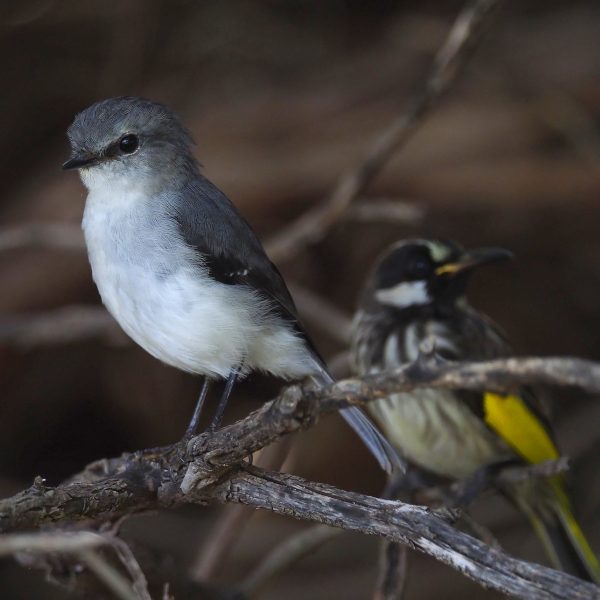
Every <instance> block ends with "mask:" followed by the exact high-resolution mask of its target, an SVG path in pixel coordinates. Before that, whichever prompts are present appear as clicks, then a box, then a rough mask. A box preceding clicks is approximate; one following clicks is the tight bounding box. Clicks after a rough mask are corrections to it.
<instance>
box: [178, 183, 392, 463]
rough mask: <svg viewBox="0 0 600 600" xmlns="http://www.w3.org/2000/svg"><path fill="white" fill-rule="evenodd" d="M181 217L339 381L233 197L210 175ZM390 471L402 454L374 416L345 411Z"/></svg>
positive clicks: (183, 226)
mask: <svg viewBox="0 0 600 600" xmlns="http://www.w3.org/2000/svg"><path fill="white" fill-rule="evenodd" d="M181 197H182V198H184V199H185V201H184V203H182V204H181V205H180V206H178V207H177V214H176V219H177V221H178V223H179V227H180V230H181V232H182V234H183V237H184V240H185V241H186V243H187V244H188V245H190V246H191V247H193V248H196V249H197V250H198V251H199V252H200V253H201V254H202V255H203V264H204V265H205V266H206V267H208V269H209V272H210V275H211V276H212V277H214V278H215V279H216V280H217V281H220V282H221V283H225V284H231V285H248V286H249V287H251V288H252V289H254V290H256V291H258V292H259V293H260V294H263V295H264V296H265V297H267V298H269V299H271V300H272V301H273V308H274V310H275V311H276V312H277V313H278V315H279V316H280V317H281V318H282V319H284V320H285V321H287V322H288V323H290V324H291V325H292V327H293V328H294V329H295V331H296V332H297V334H298V335H299V336H301V337H302V338H303V339H304V341H305V343H306V345H307V347H308V348H309V350H310V352H311V354H312V355H313V357H314V358H315V360H316V362H317V364H318V365H319V367H320V368H321V378H322V380H323V382H325V383H329V382H333V381H334V379H333V377H332V376H331V375H330V373H329V371H328V370H327V367H326V365H325V361H324V360H323V359H322V358H321V356H320V354H319V353H318V351H317V349H316V348H315V346H314V344H313V343H312V341H311V339H310V338H309V337H308V335H307V333H306V331H305V330H304V327H303V325H302V323H301V321H300V319H299V317H298V313H297V310H296V306H295V304H294V301H293V299H292V296H291V295H290V292H289V290H288V289H287V286H286V285H285V282H284V280H283V277H282V276H281V274H280V273H279V270H278V269H277V267H276V266H275V265H274V264H273V263H272V262H271V261H270V260H269V258H268V257H267V255H266V253H265V251H264V249H263V247H262V244H261V243H260V241H259V240H258V238H257V237H256V234H255V233H254V231H253V230H252V228H251V227H250V225H249V224H248V223H247V222H246V221H245V220H244V218H243V217H242V216H241V215H240V214H239V212H238V211H237V209H236V208H235V207H234V206H233V204H232V203H231V201H230V200H229V199H228V198H227V196H225V194H223V192H221V191H220V190H219V189H218V188H217V187H216V186H214V185H213V184H212V183H211V182H210V181H208V180H207V179H205V178H201V179H199V180H198V181H197V182H194V184H193V185H192V187H191V188H190V189H189V190H187V191H186V193H184V194H182V195H181ZM340 412H341V413H342V416H343V417H344V419H345V420H346V421H347V422H348V424H349V425H350V426H351V427H352V429H354V431H355V432H356V433H357V434H358V435H359V436H360V438H361V439H362V440H363V442H364V443H365V445H366V446H367V448H369V450H370V451H371V452H372V453H373V455H374V456H375V458H376V459H377V461H378V462H379V464H380V465H381V467H382V468H383V469H384V470H385V471H387V472H388V473H389V472H391V471H392V469H393V468H400V469H403V468H404V464H403V463H402V461H401V459H400V457H399V456H398V453H397V452H396V451H395V450H394V449H393V448H392V446H391V445H390V444H389V443H388V442H387V440H386V439H385V438H384V437H383V435H382V434H381V433H380V432H379V430H378V429H377V428H376V427H375V425H373V423H371V421H370V420H369V419H368V417H367V416H366V415H365V414H364V413H363V412H362V411H361V410H360V409H359V408H356V407H351V408H348V409H344V410H342V411H340Z"/></svg>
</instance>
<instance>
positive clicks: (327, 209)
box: [266, 0, 499, 262]
mask: <svg viewBox="0 0 600 600" xmlns="http://www.w3.org/2000/svg"><path fill="white" fill-rule="evenodd" d="M498 4H499V0H471V1H470V2H467V4H466V5H465V7H464V8H463V10H462V11H461V12H460V14H459V15H458V17H457V19H456V21H455V22H454V24H453V25H452V28H451V29H450V32H449V33H448V36H447V38H446V41H445V42H444V44H443V45H442V47H441V48H440V49H439V50H438V52H437V54H436V56H435V58H434V61H433V65H432V67H431V71H430V73H429V75H428V77H427V79H426V82H425V86H424V88H423V89H422V90H421V91H420V92H419V93H418V94H417V95H416V96H415V97H414V99H413V100H412V102H411V103H410V105H409V107H408V109H407V110H406V112H405V113H403V114H402V115H400V117H398V118H397V119H396V120H395V121H393V122H392V123H390V124H389V125H388V127H386V129H385V130H384V131H383V132H381V133H380V134H379V136H377V137H376V139H375V141H374V143H373V145H372V146H371V149H370V150H369V151H368V152H367V155H366V157H365V158H364V160H363V161H362V162H361V163H360V164H359V165H358V166H357V167H355V168H354V169H352V170H351V171H349V172H347V173H345V174H343V175H342V176H341V177H340V179H339V180H338V182H337V184H336V186H335V188H334V189H333V192H332V193H331V194H330V196H329V197H328V198H327V199H326V200H325V201H324V202H323V203H321V204H318V205H317V206H315V207H314V208H313V209H311V210H309V211H307V212H306V213H304V214H303V215H302V216H301V217H300V218H299V219H297V220H296V221H294V222H293V223H292V224H291V225H289V226H288V227H285V228H284V229H283V230H282V231H280V232H279V233H277V234H275V235H274V236H273V237H272V238H271V239H270V240H268V241H267V243H266V249H267V253H268V254H269V256H270V257H271V258H272V259H273V260H274V261H276V262H278V261H279V262H281V261H284V260H289V259H290V258H292V257H293V256H294V255H295V254H296V253H297V252H298V251H299V250H301V249H302V248H303V247H305V246H306V245H308V244H314V243H315V242H318V241H319V240H321V239H323V237H324V236H325V234H326V233H327V231H328V230H329V228H330V227H331V226H332V225H333V224H334V223H336V222H337V221H338V220H339V218H340V217H341V215H342V214H343V213H344V212H345V210H346V209H347V208H348V206H349V205H350V204H351V203H352V202H353V201H354V200H356V198H358V196H360V195H361V194H363V193H364V191H365V190H366V188H367V187H368V186H369V184H370V183H371V182H372V181H373V179H374V178H375V177H376V176H377V174H378V173H379V172H380V171H381V169H382V168H383V167H384V166H385V164H386V163H387V162H388V161H389V159H390V158H391V157H392V155H393V154H394V152H396V151H397V150H398V149H399V148H400V147H401V146H402V145H403V144H404V143H406V141H407V140H408V139H409V137H410V136H411V134H412V133H413V132H414V131H415V130H416V128H417V127H418V125H420V124H421V122H422V121H423V117H424V116H425V115H426V114H427V113H428V112H429V111H430V110H431V109H432V108H433V107H434V106H435V105H436V103H437V101H438V100H439V99H440V97H441V96H442V95H443V93H444V92H445V91H447V90H448V88H449V87H450V86H451V84H452V83H454V81H456V78H457V76H458V74H459V73H460V71H461V70H462V68H463V67H464V66H465V64H466V59H467V57H468V55H469V51H470V50H471V49H472V47H473V46H474V44H475V42H476V41H477V40H478V39H479V37H480V34H481V33H482V31H483V29H484V27H485V25H486V24H487V17H488V16H489V15H490V13H491V12H492V11H493V9H494V8H496V6H497V5H498Z"/></svg>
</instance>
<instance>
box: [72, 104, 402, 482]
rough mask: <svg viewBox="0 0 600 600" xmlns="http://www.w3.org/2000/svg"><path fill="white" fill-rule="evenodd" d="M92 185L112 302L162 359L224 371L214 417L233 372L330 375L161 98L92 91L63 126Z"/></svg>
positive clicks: (380, 446) (272, 271)
mask: <svg viewBox="0 0 600 600" xmlns="http://www.w3.org/2000/svg"><path fill="white" fill-rule="evenodd" d="M68 137H69V141H70V143H71V149H72V154H71V158H70V159H69V160H68V161H67V162H66V163H65V164H64V165H63V168H64V169H78V170H79V174H80V176H81V180H82V182H83V184H84V185H85V187H86V188H87V190H88V195H87V199H86V204H85V211H84V215H83V222H82V227H83V231H84V234H85V241H86V245H87V249H88V254H89V260H90V263H91V267H92V274H93V278H94V281H95V282H96V285H97V287H98V290H99V292H100V296H101V297H102V301H103V303H104V305H105V306H106V308H107V309H108V311H109V312H110V313H111V314H112V315H113V317H114V318H115V319H116V320H117V321H118V323H119V324H120V325H121V327H122V328H123V329H124V331H125V332H126V333H127V334H128V335H129V336H130V337H131V338H132V339H133V340H134V341H135V342H137V343H138V344H139V345H140V346H141V347H142V348H144V349H145V350H146V351H147V352H149V353H150V354H152V355H153V356H154V357H156V358H158V359H159V360H161V361H162V362H164V363H166V364H168V365H171V366H174V367H177V368H179V369H181V370H183V371H187V372H189V373H195V374H199V375H204V376H205V381H204V385H203V388H202V392H201V394H200V398H199V401H198V404H197V406H196V410H195V411H194V416H193V417H192V421H191V422H190V426H189V427H188V434H190V435H191V434H192V433H194V432H195V430H196V428H197V424H198V418H199V414H200V410H201V408H202V403H203V402H204V399H205V398H206V394H207V391H208V387H209V382H210V381H211V380H213V379H217V378H226V379H227V384H226V386H225V391H224V393H223V396H222V397H221V401H220V403H219V407H218V409H217V412H216V415H215V418H214V420H213V423H212V427H213V428H214V427H216V426H218V424H219V422H220V419H221V417H222V414H223V411H224V409H225V405H226V403H227V401H228V398H229V395H230V393H231V390H232V388H233V386H234V384H235V382H236V380H237V379H238V378H240V377H244V376H245V375H247V374H248V373H249V372H251V371H254V370H258V371H263V372H266V373H270V374H272V375H275V376H277V377H280V378H283V379H286V380H293V379H301V378H305V377H311V378H313V379H315V380H316V381H318V382H320V383H323V384H325V383H330V382H332V381H333V379H332V377H331V375H330V374H329V372H328V371H327V368H326V366H325V363H324V362H323V360H322V359H321V357H320V356H319V354H318V352H317V350H316V349H315V347H314V345H313V344H312V342H311V341H310V339H309V337H308V336H307V334H306V332H305V330H304V328H303V326H302V323H301V322H300V319H299V317H298V313H297V311H296V307H295V305H294V302H293V300H292V297H291V295H290V293H289V291H288V289H287V287H286V285H285V282H284V280H283V278H282V276H281V274H280V273H279V271H278V270H277V268H276V267H275V265H274V264H273V263H272V262H271V261H270V260H269V258H268V257H267V256H266V254H265V251H264V249H263V247H262V245H261V243H260V241H259V240H258V238H257V237H256V235H255V233H254V232H253V230H252V229H251V227H250V225H249V224H248V223H247V222H246V221H245V220H244V219H243V218H242V216H241V215H240V214H239V213H238V211H237V209H236V208H235V207H234V205H233V204H232V203H231V202H230V200H229V199H228V198H227V196H225V194H224V193H223V192H221V191H220V190H219V189H218V188H217V187H216V186H215V185H213V184H212V183H211V182H210V181H209V180H208V179H206V178H205V177H204V176H203V175H202V174H201V173H200V170H199V165H198V162H197V161H196V159H195V157H194V154H193V152H192V147H193V141H192V138H191V136H190V134H189V132H188V131H187V130H186V129H185V127H184V126H183V125H182V124H181V122H180V120H179V118H178V117H177V116H176V115H175V114H174V113H173V112H171V111H170V110H169V109H168V108H167V107H166V106H164V105H162V104H159V103H156V102H151V101H149V100H145V99H142V98H136V97H119V98H111V99H108V100H103V101H100V102H97V103H96V104H94V105H92V106H90V107H89V108H87V109H86V110H84V111H83V112H81V113H79V114H78V115H76V117H75V119H74V121H73V123H72V125H71V126H70V127H69V130H68ZM341 414H342V416H343V417H344V419H345V420H346V421H347V422H348V423H349V424H350V426H351V427H352V428H353V429H354V430H355V431H356V432H357V433H358V434H359V435H360V436H361V438H362V439H363V441H364V442H365V444H366V445H367V446H368V448H369V449H370V450H371V452H372V453H373V454H374V455H375V457H376V458H377V460H378V461H379V463H380V465H381V466H382V467H383V468H384V469H385V470H387V471H390V470H391V469H392V467H393V465H394V464H396V463H398V461H399V459H398V456H397V454H396V452H395V451H394V450H393V449H392V448H391V446H390V445H389V444H388V443H387V442H386V440H385V439H384V438H383V436H382V435H381V434H380V432H379V431H378V430H377V429H376V428H375V426H374V425H373V424H372V423H371V421H370V420H369V419H368V418H367V417H366V415H365V414H364V413H363V412H362V411H361V410H360V409H357V408H354V407H353V408H348V409H344V410H342V411H341Z"/></svg>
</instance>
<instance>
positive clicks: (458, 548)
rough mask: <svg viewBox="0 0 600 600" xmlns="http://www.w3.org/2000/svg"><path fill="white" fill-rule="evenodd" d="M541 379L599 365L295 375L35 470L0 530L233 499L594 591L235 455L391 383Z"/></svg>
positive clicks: (476, 574)
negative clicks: (68, 469) (239, 415)
mask: <svg viewBox="0 0 600 600" xmlns="http://www.w3.org/2000/svg"><path fill="white" fill-rule="evenodd" d="M539 382H544V383H554V384H557V385H578V386H579V387H582V388H584V389H587V390H588V391H598V390H600V365H599V364H595V363H591V362H589V361H585V360H579V359H570V358H562V359H561V358H551V359H541V358H527V359H508V360H498V361H491V362H487V363H470V364H469V363H465V364H452V363H439V361H438V360H437V359H436V358H435V357H431V356H427V355H425V356H422V357H421V359H419V360H418V361H417V362H416V363H413V364H410V365H408V366H406V367H404V368H402V369H399V370H398V371H396V372H395V373H393V374H389V375H383V374H382V375H377V376H372V377H368V378H365V379H364V380H360V379H348V380H345V381H340V382H338V383H337V384H334V385H332V386H329V387H327V388H322V389H315V388H312V387H308V386H305V387H302V386H291V387H289V388H287V389H285V390H284V391H283V392H282V394H281V395H280V396H279V397H278V398H276V399H275V400H274V401H272V402H268V403H267V404H265V405H264V406H263V407H261V408H260V409H258V410H257V411H255V412H253V413H251V414H250V415H248V417H246V418H245V419H243V420H241V421H238V422H237V423H234V424H232V425H229V426H227V427H224V428H223V429H221V430H219V431H217V432H215V433H204V434H201V435H199V436H197V437H195V438H193V439H192V440H191V441H190V442H189V443H188V444H184V443H183V442H180V443H179V444H175V445H173V446H169V447H166V448H163V449H158V450H157V449H154V450H148V451H141V452H136V453H133V454H128V455H124V456H122V457H120V458H114V459H106V460H102V461H98V462H96V463H93V464H92V465H90V466H88V467H87V468H86V469H85V470H84V471H83V472H82V473H80V474H78V475H76V476H75V477H73V478H72V479H71V480H70V481H69V482H67V483H64V484H62V485H59V486H57V487H46V486H45V485H44V484H43V482H42V481H41V480H37V481H36V482H35V483H34V485H33V486H32V487H30V488H29V489H27V490H25V491H23V492H21V493H20V494H17V495H16V496H13V497H12V498H8V499H5V500H3V501H0V530H1V531H5V532H8V531H14V530H17V529H28V528H34V527H40V526H41V525H44V524H52V523H54V524H61V525H63V526H64V525H68V524H70V523H74V522H77V521H81V520H83V519H95V520H99V519H105V520H112V519H116V518H119V517H122V516H124V515H128V514H131V513H134V512H139V511H143V510H148V509H156V508H165V507H171V506H177V505H182V504H190V503H195V504H207V503H212V502H222V503H240V504H246V505H249V506H252V507H255V508H262V509H265V510H269V511H272V512H275V513H278V514H284V515H289V516H294V517H296V518H299V519H303V520H307V521H312V522H315V523H323V524H326V525H329V526H333V527H339V528H342V529H347V530H352V531H360V532H363V533H366V534H370V535H377V536H380V537H383V538H385V539H388V540H390V541H394V542H399V543H403V544H408V545H409V546H411V547H413V548H416V549H418V550H420V551H422V552H424V553H426V554H428V555H430V556H433V557H434V558H436V559H438V560H440V561H442V562H444V563H446V564H448V565H450V566H452V567H453V568H455V569H457V570H459V571H460V572H462V573H464V574H465V575H467V576H469V577H471V578H472V579H474V580H475V581H478V582H479V583H481V584H482V585H484V586H486V587H491V588H494V589H496V590H499V591H501V592H502V593H505V594H508V595H512V596H514V597H517V598H526V599H531V598H542V599H544V600H545V599H551V598H552V599H557V598H572V599H575V598H586V599H588V598H600V588H597V587H595V586H593V585H591V584H587V583H584V582H582V581H579V580H577V579H576V578H573V577H571V576H569V575H566V574H564V573H560V572H557V571H554V570H552V569H548V568H546V567H541V566H538V565H533V564H529V563H526V562H524V561H519V560H517V559H514V558H511V557H509V556H507V555H506V554H504V553H503V552H501V551H499V550H497V549H492V548H490V547H489V546H487V545H486V544H484V543H483V542H481V541H479V540H476V539H474V538H472V537H470V536H468V535H466V534H465V533H462V532H460V531H458V530H456V529H455V528H454V527H453V526H452V525H451V524H450V523H448V522H447V521H446V520H445V519H444V518H442V517H441V516H440V515H438V514H436V513H435V512H432V511H430V510H427V509H425V508H422V507H419V506H413V505H410V504H404V503H402V502H398V501H390V500H381V499H377V498H371V497H369V496H364V495H361V494H354V493H352V492H346V491H342V490H339V489H336V488H333V487H331V486H326V485H322V484H316V483H311V482H308V481H305V480H303V479H301V478H299V477H293V476H291V475H283V474H279V473H273V472H268V471H263V470H260V469H257V468H252V467H247V466H245V464H244V463H243V462H242V461H243V459H244V458H245V457H247V456H248V455H250V454H251V453H253V452H255V451H256V450H258V449H260V448H262V447H264V446H266V445H268V444H270V443H271V442H273V441H274V440H276V439H279V438H280V437H282V436H284V435H286V434H289V433H292V432H294V431H299V430H301V429H305V428H307V427H309V426H310V425H312V424H313V423H314V422H315V421H316V420H317V418H318V416H319V415H320V414H321V413H329V412H333V411H335V410H337V409H339V408H340V407H342V406H347V405H349V404H363V403H365V402H369V401H372V400H374V399H377V398H381V397H382V396H383V395H385V394H387V393H390V392H393V391H397V392H398V391H410V390H412V389H415V388H417V387H421V386H428V387H431V386H435V387H441V386H449V387H453V388H457V387H463V388H465V387H466V388H469V389H475V388H477V387H479V388H485V389H490V388H491V389H497V390H498V391H502V390H509V389H512V388H514V387H516V386H517V385H521V384H530V383H539ZM545 474H547V473H545V471H544V473H541V474H540V475H541V476H543V475H545Z"/></svg>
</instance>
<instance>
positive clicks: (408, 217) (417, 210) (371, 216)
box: [343, 198, 425, 225]
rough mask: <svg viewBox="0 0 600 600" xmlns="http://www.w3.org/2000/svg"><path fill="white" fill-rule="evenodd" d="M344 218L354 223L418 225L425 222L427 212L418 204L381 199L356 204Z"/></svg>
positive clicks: (349, 208) (347, 211)
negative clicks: (373, 222)
mask: <svg viewBox="0 0 600 600" xmlns="http://www.w3.org/2000/svg"><path fill="white" fill-rule="evenodd" d="M343 216H344V218H346V219H351V220H354V221H363V222H372V221H375V222H378V223H404V224H406V225H416V224H417V223H419V222H420V221H422V220H423V217H424V216H425V210H424V209H423V208H421V207H419V206H418V205H417V204H409V203H408V202H399V201H398V200H387V199H384V198H379V199H373V200H372V201H364V202H361V203H357V204H354V205H352V206H350V207H348V209H347V210H346V212H345V213H344V215H343Z"/></svg>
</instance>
